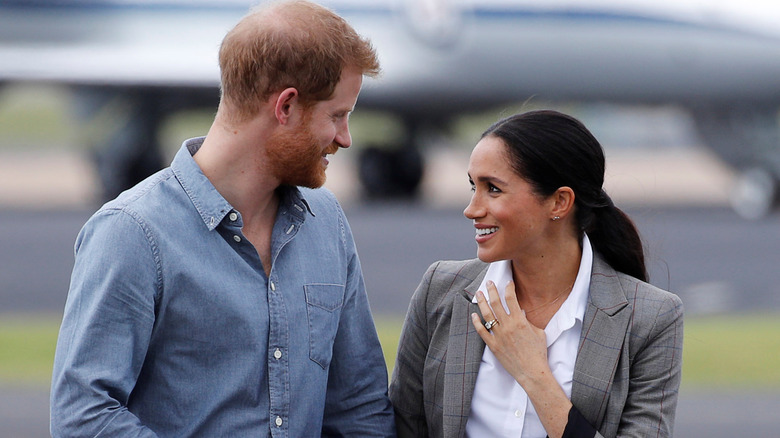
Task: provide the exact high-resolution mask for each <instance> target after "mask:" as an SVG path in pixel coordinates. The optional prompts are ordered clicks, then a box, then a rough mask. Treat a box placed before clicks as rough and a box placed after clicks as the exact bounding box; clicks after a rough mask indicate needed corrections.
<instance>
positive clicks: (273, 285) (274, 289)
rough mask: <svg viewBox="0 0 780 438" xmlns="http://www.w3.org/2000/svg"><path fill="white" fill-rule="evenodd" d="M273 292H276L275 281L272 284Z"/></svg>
mask: <svg viewBox="0 0 780 438" xmlns="http://www.w3.org/2000/svg"><path fill="white" fill-rule="evenodd" d="M271 290H272V291H274V292H276V285H275V284H274V282H273V281H272V282H271Z"/></svg>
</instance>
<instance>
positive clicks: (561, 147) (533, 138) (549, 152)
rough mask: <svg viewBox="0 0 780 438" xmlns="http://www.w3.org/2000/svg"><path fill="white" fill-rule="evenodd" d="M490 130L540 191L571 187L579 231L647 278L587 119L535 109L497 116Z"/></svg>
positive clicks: (621, 267) (624, 268)
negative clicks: (608, 185) (606, 180)
mask: <svg viewBox="0 0 780 438" xmlns="http://www.w3.org/2000/svg"><path fill="white" fill-rule="evenodd" d="M488 136H493V137H497V138H499V139H501V140H502V141H503V142H504V144H505V145H506V150H507V153H508V155H509V160H510V163H511V165H512V168H513V169H514V170H515V172H517V174H518V175H520V176H521V177H522V178H523V179H525V180H526V181H528V183H529V184H531V186H532V187H533V188H534V191H535V192H536V194H537V195H539V196H542V197H548V196H551V195H552V194H553V193H555V191H556V190H558V188H560V187H564V186H568V187H570V188H571V189H572V190H573V191H574V211H575V218H576V221H577V224H578V226H579V229H580V232H585V233H588V237H589V238H590V241H591V243H592V244H593V247H594V249H595V250H596V251H597V252H599V253H600V254H601V255H602V256H603V257H604V259H606V261H607V263H609V265H610V266H612V268H614V269H615V270H617V271H620V272H623V273H625V274H628V275H631V276H632V277H635V278H638V279H640V280H642V281H647V269H646V268H645V257H644V252H643V248H642V241H641V239H640V237H639V233H638V231H637V229H636V227H635V226H634V223H633V222H632V221H631V219H630V218H629V217H628V216H627V215H626V214H625V213H624V212H623V211H621V210H620V209H619V208H617V207H615V205H614V204H613V203H612V199H610V197H609V196H608V195H607V193H606V192H605V191H604V189H603V188H602V185H603V184H604V151H603V149H602V148H601V144H599V142H598V140H596V138H595V137H594V136H593V134H591V133H590V131H588V129H587V128H586V127H585V125H583V124H582V123H581V122H580V121H579V120H577V119H575V118H574V117H571V116H568V115H566V114H562V113H559V112H557V111H550V110H543V111H531V112H527V113H522V114H517V115H514V116H511V117H508V118H506V119H503V120H500V121H498V122H496V123H495V124H493V126H491V127H490V128H488V129H487V131H485V132H484V133H483V134H482V138H485V137H488Z"/></svg>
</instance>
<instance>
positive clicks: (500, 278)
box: [471, 234, 593, 347]
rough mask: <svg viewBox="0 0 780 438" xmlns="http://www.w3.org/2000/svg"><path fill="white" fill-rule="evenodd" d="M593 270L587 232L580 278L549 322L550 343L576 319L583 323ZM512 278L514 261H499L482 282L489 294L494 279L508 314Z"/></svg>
mask: <svg viewBox="0 0 780 438" xmlns="http://www.w3.org/2000/svg"><path fill="white" fill-rule="evenodd" d="M592 269H593V248H592V247H591V244H590V239H588V235H587V234H583V235H582V257H581V258H580V268H579V271H578V272H577V278H576V279H575V280H574V286H573V287H572V290H571V293H570V294H569V296H568V298H566V301H564V302H563V304H561V308H560V309H558V311H557V312H556V313H555V315H554V316H553V318H552V319H551V320H550V322H549V323H548V324H547V328H545V333H546V334H547V346H548V347H549V346H550V345H552V343H553V342H555V340H556V339H557V338H558V336H559V335H560V334H561V332H563V331H564V330H567V329H569V328H571V327H573V326H574V324H575V322H576V321H580V322H582V320H583V319H584V318H585V308H586V307H587V305H588V291H589V289H590V274H591V270H592ZM511 280H512V262H511V261H509V260H499V261H497V262H493V263H491V264H490V265H489V266H488V270H487V272H486V273H485V278H484V279H482V283H481V284H480V285H479V290H480V291H482V293H484V294H485V295H486V296H487V282H488V281H493V283H495V285H496V288H497V289H498V295H499V297H501V303H502V304H503V305H504V310H506V312H507V313H510V312H509V309H508V308H507V306H506V296H505V294H504V290H505V289H506V285H507V284H509V282H510V281H511ZM471 302H472V303H475V304H476V302H477V296H476V294H475V295H474V297H473V298H472V299H471Z"/></svg>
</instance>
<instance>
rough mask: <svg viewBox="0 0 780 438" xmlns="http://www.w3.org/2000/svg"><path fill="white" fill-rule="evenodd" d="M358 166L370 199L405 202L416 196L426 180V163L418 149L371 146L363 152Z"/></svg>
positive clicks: (366, 194)
mask: <svg viewBox="0 0 780 438" xmlns="http://www.w3.org/2000/svg"><path fill="white" fill-rule="evenodd" d="M358 165H359V169H358V175H359V177H360V182H361V184H362V185H363V190H364V193H365V197H366V198H367V199H370V200H371V199H373V200H376V199H388V198H391V199H404V198H414V197H415V196H416V195H417V192H418V188H419V186H420V182H421V181H422V177H423V159H422V155H421V154H420V152H419V151H418V150H417V149H415V148H412V147H408V148H402V149H383V148H379V147H375V146H369V147H367V148H365V149H363V150H362V151H361V153H360V155H359V158H358Z"/></svg>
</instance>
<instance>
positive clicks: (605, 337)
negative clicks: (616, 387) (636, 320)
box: [571, 254, 631, 428]
mask: <svg viewBox="0 0 780 438" xmlns="http://www.w3.org/2000/svg"><path fill="white" fill-rule="evenodd" d="M627 305H628V301H626V297H625V294H624V293H623V291H622V288H621V285H620V280H619V279H618V277H617V274H616V272H615V271H614V269H612V268H611V267H610V266H609V265H607V264H606V262H604V261H603V260H602V259H601V258H600V257H599V256H598V254H594V258H593V270H592V274H591V283H590V297H589V301H588V307H587V309H586V311H585V319H584V320H583V325H582V335H581V337H580V346H579V351H578V353H577V360H576V363H575V366H574V381H573V383H572V394H571V401H572V403H573V404H574V405H575V406H577V409H579V411H580V412H581V413H582V414H583V416H584V417H585V418H586V419H588V421H590V422H591V424H593V425H594V426H596V427H597V428H598V425H600V424H601V422H602V420H603V419H604V415H605V413H606V407H607V402H608V400H609V394H610V388H611V385H612V382H613V378H614V375H615V370H616V368H617V366H618V361H619V359H620V355H621V353H622V348H623V341H624V339H625V336H626V332H627V328H628V323H629V320H630V318H631V312H629V311H623V310H625V309H627Z"/></svg>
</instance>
